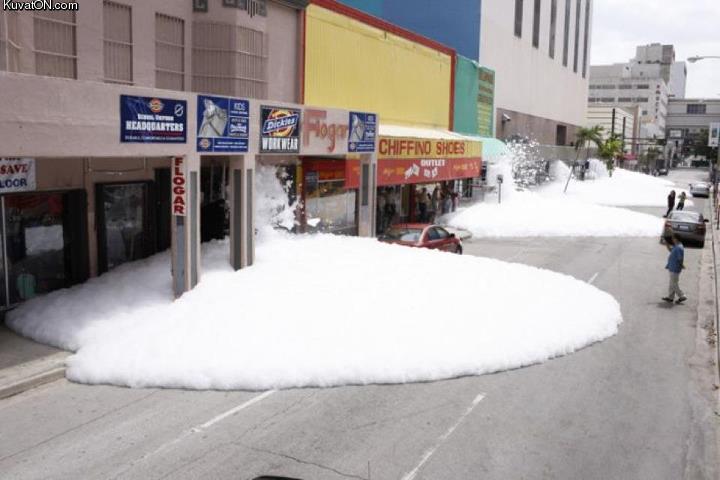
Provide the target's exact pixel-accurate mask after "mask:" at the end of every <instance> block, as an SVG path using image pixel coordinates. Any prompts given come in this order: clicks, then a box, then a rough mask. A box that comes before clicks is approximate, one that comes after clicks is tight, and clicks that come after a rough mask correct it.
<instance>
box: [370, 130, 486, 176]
mask: <svg viewBox="0 0 720 480" xmlns="http://www.w3.org/2000/svg"><path fill="white" fill-rule="evenodd" d="M378 130H379V131H378V133H379V142H378V175H377V179H378V185H379V186H385V185H401V184H410V183H434V182H442V181H447V180H458V179H463V178H474V177H479V176H480V168H481V166H482V157H483V143H482V141H481V140H480V139H479V137H471V136H468V135H463V134H460V133H457V132H451V131H448V130H435V129H429V128H421V127H406V126H400V125H387V124H383V123H381V124H380V126H379V129H378Z"/></svg>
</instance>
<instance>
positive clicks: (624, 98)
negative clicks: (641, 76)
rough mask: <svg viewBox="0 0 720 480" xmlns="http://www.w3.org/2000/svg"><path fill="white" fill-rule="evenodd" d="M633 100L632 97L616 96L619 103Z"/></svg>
mask: <svg viewBox="0 0 720 480" xmlns="http://www.w3.org/2000/svg"><path fill="white" fill-rule="evenodd" d="M632 101H633V99H632V97H620V98H618V102H620V103H631V102H632Z"/></svg>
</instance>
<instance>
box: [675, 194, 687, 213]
mask: <svg viewBox="0 0 720 480" xmlns="http://www.w3.org/2000/svg"><path fill="white" fill-rule="evenodd" d="M686 198H687V193H685V192H680V200H679V201H678V204H677V207H676V210H682V209H683V208H685V199H686Z"/></svg>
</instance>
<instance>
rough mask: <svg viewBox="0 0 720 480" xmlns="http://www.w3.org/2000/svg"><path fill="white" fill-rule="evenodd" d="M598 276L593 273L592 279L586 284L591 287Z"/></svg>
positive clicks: (596, 273)
mask: <svg viewBox="0 0 720 480" xmlns="http://www.w3.org/2000/svg"><path fill="white" fill-rule="evenodd" d="M598 274H600V272H595V275H593V276H592V277H590V280H588V281H587V283H589V284H590V285H592V284H593V282H594V281H595V279H596V278H597V276H598Z"/></svg>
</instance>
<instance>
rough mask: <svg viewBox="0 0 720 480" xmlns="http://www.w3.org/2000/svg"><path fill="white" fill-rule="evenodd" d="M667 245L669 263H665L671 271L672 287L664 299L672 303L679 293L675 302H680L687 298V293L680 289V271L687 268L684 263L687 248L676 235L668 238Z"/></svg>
mask: <svg viewBox="0 0 720 480" xmlns="http://www.w3.org/2000/svg"><path fill="white" fill-rule="evenodd" d="M666 246H667V249H668V250H669V251H670V256H669V257H668V261H667V265H665V268H666V269H667V270H668V271H669V272H670V289H669V290H668V296H667V297H663V300H665V301H666V302H669V303H672V302H673V300H674V299H675V295H677V297H678V298H677V300H675V303H678V304H680V303H682V302H684V301H685V300H687V297H686V296H685V294H684V293H683V292H682V290H680V272H682V269H683V268H685V266H684V265H683V262H684V261H685V249H684V248H683V244H682V243H680V240H678V239H677V237H675V235H673V236H671V237H670V238H668V239H667V243H666Z"/></svg>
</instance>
